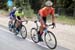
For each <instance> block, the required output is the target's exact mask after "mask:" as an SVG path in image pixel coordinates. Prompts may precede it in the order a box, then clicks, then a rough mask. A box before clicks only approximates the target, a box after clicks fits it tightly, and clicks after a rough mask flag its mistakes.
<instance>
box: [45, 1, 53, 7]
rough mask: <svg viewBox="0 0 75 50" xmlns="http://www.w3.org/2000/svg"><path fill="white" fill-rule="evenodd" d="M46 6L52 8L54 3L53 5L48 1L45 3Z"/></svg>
mask: <svg viewBox="0 0 75 50" xmlns="http://www.w3.org/2000/svg"><path fill="white" fill-rule="evenodd" d="M45 5H46V6H52V5H53V3H52V2H51V1H49V0H48V1H46V2H45Z"/></svg>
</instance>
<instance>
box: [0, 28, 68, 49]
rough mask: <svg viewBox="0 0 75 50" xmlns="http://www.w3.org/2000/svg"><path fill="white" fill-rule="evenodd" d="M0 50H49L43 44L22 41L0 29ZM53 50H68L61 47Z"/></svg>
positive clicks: (27, 40)
mask: <svg viewBox="0 0 75 50" xmlns="http://www.w3.org/2000/svg"><path fill="white" fill-rule="evenodd" d="M0 50H51V49H49V48H47V47H46V46H45V45H44V43H43V42H42V43H38V44H35V43H34V42H32V41H31V40H29V39H28V38H27V39H25V40H24V39H22V38H21V37H20V36H15V35H14V33H12V32H10V31H8V30H7V29H5V28H3V27H0ZM54 50H69V49H67V48H65V47H62V46H59V45H58V46H57V48H56V49H54Z"/></svg>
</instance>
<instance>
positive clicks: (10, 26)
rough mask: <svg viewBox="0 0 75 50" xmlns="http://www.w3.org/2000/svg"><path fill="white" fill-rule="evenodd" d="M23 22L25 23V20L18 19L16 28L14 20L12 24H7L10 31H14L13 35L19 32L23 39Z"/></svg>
mask: <svg viewBox="0 0 75 50" xmlns="http://www.w3.org/2000/svg"><path fill="white" fill-rule="evenodd" d="M16 21H18V20H16ZM23 22H26V23H27V21H20V22H19V23H20V25H19V26H18V27H17V28H16V23H15V22H13V23H12V24H10V23H8V25H9V30H10V29H11V30H10V31H12V32H14V33H15V35H17V34H19V33H20V34H21V36H22V38H23V39H25V38H26V37H27V29H26V27H25V25H23Z"/></svg>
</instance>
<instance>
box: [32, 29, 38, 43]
mask: <svg viewBox="0 0 75 50" xmlns="http://www.w3.org/2000/svg"><path fill="white" fill-rule="evenodd" d="M33 30H34V31H35V32H36V33H35V34H36V35H37V41H36V40H34V39H33V38H34V37H33V33H32V31H33ZM37 32H38V31H37V29H36V28H32V29H31V39H32V40H33V42H35V43H38V42H39V40H38V34H37Z"/></svg>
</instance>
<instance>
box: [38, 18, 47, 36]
mask: <svg viewBox="0 0 75 50" xmlns="http://www.w3.org/2000/svg"><path fill="white" fill-rule="evenodd" d="M42 21H43V23H42V22H40V23H41V26H40V30H39V31H40V35H42V33H43V30H44V27H43V24H46V17H42Z"/></svg>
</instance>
